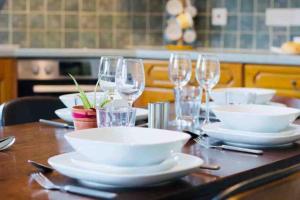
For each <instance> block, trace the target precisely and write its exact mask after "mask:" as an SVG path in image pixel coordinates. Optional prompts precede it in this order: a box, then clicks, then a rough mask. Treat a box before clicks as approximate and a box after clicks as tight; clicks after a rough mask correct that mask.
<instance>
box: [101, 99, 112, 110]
mask: <svg viewBox="0 0 300 200" xmlns="http://www.w3.org/2000/svg"><path fill="white" fill-rule="evenodd" d="M110 101H111V100H110V99H106V100H104V101H103V102H102V103H101V104H100V108H103V107H104V106H105V105H106V104H108V103H109V102H110Z"/></svg>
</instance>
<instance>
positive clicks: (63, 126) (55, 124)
mask: <svg viewBox="0 0 300 200" xmlns="http://www.w3.org/2000/svg"><path fill="white" fill-rule="evenodd" d="M39 122H41V123H43V124H47V125H50V126H56V127H60V128H69V129H74V126H72V125H69V124H67V123H63V122H55V121H51V120H47V119H40V120H39Z"/></svg>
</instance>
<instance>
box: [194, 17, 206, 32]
mask: <svg viewBox="0 0 300 200" xmlns="http://www.w3.org/2000/svg"><path fill="white" fill-rule="evenodd" d="M207 18H208V17H207V16H197V17H196V18H195V20H194V21H195V27H196V29H198V30H207V28H208V19H207Z"/></svg>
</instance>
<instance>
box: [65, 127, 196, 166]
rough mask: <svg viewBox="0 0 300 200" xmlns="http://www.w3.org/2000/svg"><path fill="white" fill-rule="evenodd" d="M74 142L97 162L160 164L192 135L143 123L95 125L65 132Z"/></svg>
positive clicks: (140, 164)
mask: <svg viewBox="0 0 300 200" xmlns="http://www.w3.org/2000/svg"><path fill="white" fill-rule="evenodd" d="M65 138H66V139H67V141H68V142H69V143H70V144H71V146H72V147H73V148H74V149H75V150H76V151H78V152H79V153H80V154H82V155H84V156H85V157H87V158H88V159H90V160H91V161H93V162H97V163H102V164H109V165H117V166H146V165H154V164H158V163H160V162H162V161H164V160H165V159H167V158H168V157H170V156H171V154H172V153H173V152H180V151H181V148H182V147H183V145H184V144H185V143H186V142H187V141H188V140H189V139H190V135H188V134H185V133H181V132H176V131H169V130H161V129H151V128H139V127H112V128H95V129H86V130H80V131H74V132H71V133H68V134H66V135H65Z"/></svg>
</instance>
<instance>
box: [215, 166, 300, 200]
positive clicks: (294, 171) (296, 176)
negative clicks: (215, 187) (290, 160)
mask: <svg viewBox="0 0 300 200" xmlns="http://www.w3.org/2000/svg"><path fill="white" fill-rule="evenodd" d="M225 199H227V200H269V199H271V200H283V199H284V200H295V199H300V164H297V165H294V166H291V167H288V168H285V169H281V170H277V171H274V172H270V173H267V174H264V175H261V176H258V177H255V178H252V179H250V180H246V181H244V182H241V183H239V184H236V185H234V186H232V187H230V188H228V189H226V190H224V191H223V192H222V193H220V194H219V195H218V196H216V197H215V198H213V200H225Z"/></svg>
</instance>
